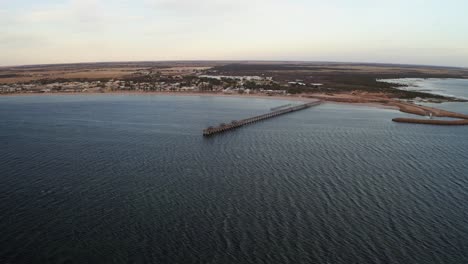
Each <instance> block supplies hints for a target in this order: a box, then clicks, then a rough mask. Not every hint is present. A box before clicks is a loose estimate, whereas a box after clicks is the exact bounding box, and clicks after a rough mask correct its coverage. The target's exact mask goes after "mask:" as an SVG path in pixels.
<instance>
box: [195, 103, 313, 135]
mask: <svg viewBox="0 0 468 264" xmlns="http://www.w3.org/2000/svg"><path fill="white" fill-rule="evenodd" d="M321 103H322V101H316V102H310V103H306V104H301V105H297V106H291V107H288V108H281V109H280V110H277V111H273V112H270V113H267V114H263V115H259V116H254V117H250V118H246V119H242V120H235V121H232V122H231V123H229V124H226V123H222V124H220V125H219V126H216V127H213V126H210V127H208V128H206V129H204V130H203V136H211V135H214V134H219V133H223V132H226V131H229V130H233V129H236V128H239V127H242V126H245V125H249V124H253V123H256V122H259V121H262V120H265V119H269V118H273V117H277V116H280V115H284V114H287V113H292V112H296V111H300V110H304V109H307V108H310V107H312V106H317V105H319V104H321Z"/></svg>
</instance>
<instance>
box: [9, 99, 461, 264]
mask: <svg viewBox="0 0 468 264" xmlns="http://www.w3.org/2000/svg"><path fill="white" fill-rule="evenodd" d="M282 104H285V102H284V101H274V100H262V99H239V98H214V97H156V96H115V95H114V96H108V95H102V96H68V97H67V96H38V97H34V96H21V97H0V212H1V214H0V230H1V236H0V260H1V261H0V262H1V263H112V262H114V263H468V213H467V212H468V202H467V201H468V127H437V126H424V125H410V124H397V123H392V122H391V118H394V117H400V116H405V114H402V113H399V112H396V111H394V110H383V109H376V108H365V107H356V106H348V105H334V104H325V105H321V106H319V107H315V108H311V109H307V110H305V111H301V112H296V113H293V114H289V115H285V116H281V117H278V118H275V119H271V120H267V121H264V122H260V123H257V124H254V125H251V126H247V127H244V128H241V129H238V130H236V131H232V132H229V133H225V134H221V135H218V136H215V137H212V138H203V137H202V136H201V131H202V129H203V128H204V127H206V126H209V125H214V124H218V123H221V122H226V121H231V120H234V119H239V118H244V117H249V116H252V115H256V114H260V113H265V112H267V111H268V110H269V109H270V108H271V107H274V106H278V105H282Z"/></svg>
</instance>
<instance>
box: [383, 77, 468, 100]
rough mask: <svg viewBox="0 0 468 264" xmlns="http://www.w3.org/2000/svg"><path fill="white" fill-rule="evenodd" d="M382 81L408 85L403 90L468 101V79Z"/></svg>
mask: <svg viewBox="0 0 468 264" xmlns="http://www.w3.org/2000/svg"><path fill="white" fill-rule="evenodd" d="M381 81H384V82H389V83H397V84H404V85H407V87H401V88H400V89H403V90H410V91H420V92H427V93H432V94H438V95H444V96H450V97H457V98H460V99H465V100H468V79H435V78H431V79H421V78H402V79H384V80H381Z"/></svg>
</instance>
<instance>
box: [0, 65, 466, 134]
mask: <svg viewBox="0 0 468 264" xmlns="http://www.w3.org/2000/svg"><path fill="white" fill-rule="evenodd" d="M396 78H458V79H468V69H466V68H455V67H438V66H421V65H394V64H369V63H327V62H280V61H278V62H272V61H268V62H265V61H235V62H232V61H171V62H115V63H79V64H56V65H32V66H16V67H0V93H1V94H2V95H12V94H14V95H17V94H77V93H79V94H86V93H89V94H95V93H119V94H120V93H135V94H141V93H155V94H167V95H177V94H181V95H204V96H206V95H216V96H220V95H223V96H249V97H267V98H271V97H274V98H278V99H289V100H291V99H296V100H309V99H310V100H316V99H319V100H322V101H331V102H341V103H353V104H368V105H369V104H371V105H377V106H383V107H391V108H395V109H399V110H400V111H403V112H406V113H411V114H416V115H420V116H432V117H451V118H457V120H433V119H410V118H397V119H394V121H396V122H408V123H421V124H440V125H468V116H467V115H463V114H458V113H453V112H449V111H444V110H440V109H436V108H430V107H424V106H420V105H417V104H414V103H413V101H412V100H415V99H418V100H425V101H430V102H445V101H462V100H461V99H458V98H452V97H445V96H440V95H434V94H430V93H426V92H415V91H406V90H401V89H398V88H399V87H398V86H399V84H391V83H386V82H380V81H379V80H380V79H396ZM400 86H401V85H400Z"/></svg>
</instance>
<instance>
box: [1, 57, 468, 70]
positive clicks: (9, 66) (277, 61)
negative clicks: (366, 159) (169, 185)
mask: <svg viewBox="0 0 468 264" xmlns="http://www.w3.org/2000/svg"><path fill="white" fill-rule="evenodd" d="M165 62H167V63H170V62H192V63H193V62H213V63H214V62H237V63H249V62H272V63H280V62H281V63H330V64H356V65H358V64H368V65H382V66H383V65H393V66H419V67H440V68H453V69H468V66H449V65H434V64H412V63H394V62H364V61H321V60H317V61H315V60H245V59H243V60H135V61H120V60H116V61H82V62H61V63H37V64H36V63H33V64H17V65H0V68H20V67H41V66H60V65H75V64H76V65H78V64H82V65H83V64H102V63H109V64H110V63H165Z"/></svg>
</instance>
